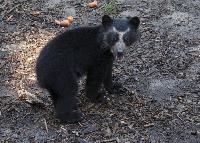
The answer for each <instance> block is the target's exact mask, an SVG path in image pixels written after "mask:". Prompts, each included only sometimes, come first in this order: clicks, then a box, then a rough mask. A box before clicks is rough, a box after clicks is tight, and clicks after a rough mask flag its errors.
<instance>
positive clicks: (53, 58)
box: [36, 15, 140, 123]
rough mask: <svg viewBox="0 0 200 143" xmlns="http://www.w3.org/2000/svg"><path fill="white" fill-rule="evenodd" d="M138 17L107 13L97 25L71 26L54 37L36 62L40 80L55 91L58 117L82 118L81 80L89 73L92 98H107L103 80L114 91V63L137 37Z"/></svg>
mask: <svg viewBox="0 0 200 143" xmlns="http://www.w3.org/2000/svg"><path fill="white" fill-rule="evenodd" d="M139 24H140V20H139V18H138V17H127V18H125V19H112V18H110V17H109V16H107V15H105V16H103V17H102V24H101V25H99V26H96V27H80V28H77V29H73V30H67V31H66V32H64V33H62V34H60V35H59V36H57V37H55V38H54V39H53V40H51V41H50V42H49V43H48V44H47V45H46V46H45V47H44V48H43V49H42V51H41V53H40V56H39V58H38V60H37V64H36V74H37V80H38V82H39V84H40V86H41V87H43V88H45V89H47V90H48V92H49V93H50V94H51V97H52V100H53V103H54V106H55V110H56V117H57V118H58V119H59V120H60V121H61V122H68V123H74V122H78V121H80V120H81V119H82V114H81V112H80V111H78V110H77V105H76V103H77V102H76V95H77V92H78V82H77V81H78V80H79V78H80V77H81V76H83V75H87V79H86V96H87V97H88V98H89V99H90V100H91V101H92V102H102V101H104V96H103V95H102V94H100V93H99V92H98V91H99V89H100V88H101V86H102V84H103V85H104V88H105V89H106V90H107V91H108V92H112V90H113V88H114V83H113V81H112V65H113V60H114V59H119V60H120V59H121V58H122V57H123V54H124V51H125V49H126V48H127V47H129V46H130V45H131V44H132V43H133V42H134V41H135V40H136V38H137V31H138V26H139Z"/></svg>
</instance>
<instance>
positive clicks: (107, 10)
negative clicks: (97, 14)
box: [102, 0, 116, 14]
mask: <svg viewBox="0 0 200 143" xmlns="http://www.w3.org/2000/svg"><path fill="white" fill-rule="evenodd" d="M115 7H116V4H115V0H112V1H110V2H109V3H105V4H104V5H103V6H102V9H103V12H104V13H106V14H110V13H112V12H113V11H114V10H115Z"/></svg>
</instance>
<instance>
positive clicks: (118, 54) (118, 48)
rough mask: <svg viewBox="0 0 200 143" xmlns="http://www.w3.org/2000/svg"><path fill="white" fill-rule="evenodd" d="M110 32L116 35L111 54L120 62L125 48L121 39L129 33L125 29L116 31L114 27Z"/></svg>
mask: <svg viewBox="0 0 200 143" xmlns="http://www.w3.org/2000/svg"><path fill="white" fill-rule="evenodd" d="M112 30H113V32H115V33H117V35H118V41H117V42H116V43H115V44H114V46H112V48H111V52H112V53H113V54H114V56H115V58H116V59H117V60H122V58H123V56H124V52H125V50H126V48H127V46H126V44H125V42H124V38H123V37H124V35H125V34H126V33H127V32H129V31H130V29H129V28H127V29H126V30H125V31H118V30H117V29H116V28H115V27H113V28H112Z"/></svg>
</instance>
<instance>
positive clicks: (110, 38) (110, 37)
mask: <svg viewBox="0 0 200 143" xmlns="http://www.w3.org/2000/svg"><path fill="white" fill-rule="evenodd" d="M118 40H119V35H118V34H117V33H113V32H112V33H108V35H107V42H108V44H109V45H111V46H113V45H115V43H116V42H117V41H118Z"/></svg>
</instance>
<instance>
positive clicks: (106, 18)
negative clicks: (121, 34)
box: [102, 15, 113, 26]
mask: <svg viewBox="0 0 200 143" xmlns="http://www.w3.org/2000/svg"><path fill="white" fill-rule="evenodd" d="M112 21H113V20H112V18H110V16H108V15H104V16H103V17H102V24H103V26H106V25H110V24H111V23H112Z"/></svg>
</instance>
